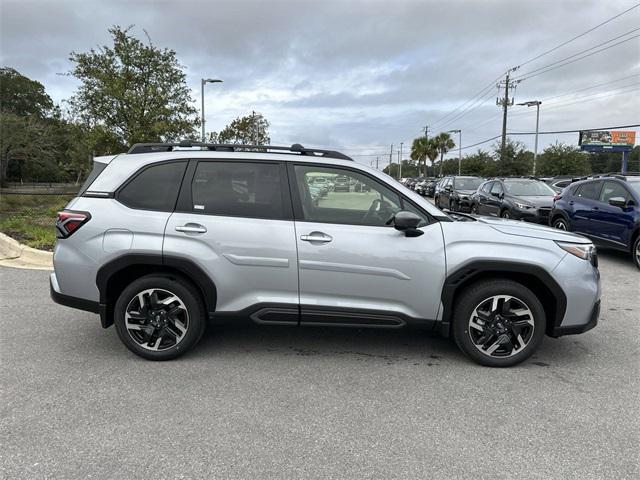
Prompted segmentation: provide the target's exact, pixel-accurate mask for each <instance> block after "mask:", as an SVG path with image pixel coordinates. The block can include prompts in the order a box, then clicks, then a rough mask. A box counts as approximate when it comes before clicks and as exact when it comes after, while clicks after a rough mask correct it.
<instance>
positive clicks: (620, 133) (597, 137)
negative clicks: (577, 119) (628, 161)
mask: <svg viewBox="0 0 640 480" xmlns="http://www.w3.org/2000/svg"><path fill="white" fill-rule="evenodd" d="M635 144H636V132H633V131H626V130H611V131H609V130H587V131H582V132H580V139H579V141H578V145H580V146H581V147H582V149H583V150H596V149H598V150H599V149H602V150H618V151H620V150H626V149H629V150H630V149H632V148H633V146H634V145H635Z"/></svg>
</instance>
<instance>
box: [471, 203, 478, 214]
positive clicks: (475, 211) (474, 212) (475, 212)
mask: <svg viewBox="0 0 640 480" xmlns="http://www.w3.org/2000/svg"><path fill="white" fill-rule="evenodd" d="M471 213H473V214H474V215H478V205H476V204H475V203H474V204H473V205H471Z"/></svg>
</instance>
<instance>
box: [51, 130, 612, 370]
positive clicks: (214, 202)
mask: <svg viewBox="0 0 640 480" xmlns="http://www.w3.org/2000/svg"><path fill="white" fill-rule="evenodd" d="M246 149H247V146H229V145H208V144H197V143H193V144H191V143H188V142H182V143H179V144H178V143H176V144H139V145H135V146H133V147H132V148H131V150H129V152H128V153H127V154H122V155H116V156H109V157H99V158H96V159H95V166H94V170H93V172H92V173H91V175H90V177H89V178H88V180H87V181H86V182H85V185H83V187H82V189H81V191H80V193H79V194H78V196H77V198H75V199H73V200H72V201H71V202H70V203H69V204H68V205H67V207H66V208H65V210H64V211H62V212H60V214H59V216H58V221H57V224H56V226H57V230H58V237H59V240H58V242H57V245H56V248H55V253H54V265H55V273H53V274H51V295H52V297H53V299H54V300H55V301H56V302H58V303H60V304H63V305H68V306H71V307H76V308H79V309H83V310H88V311H91V312H96V313H99V314H100V318H101V322H102V326H103V327H105V328H107V327H109V326H110V325H112V324H115V327H116V330H117V333H118V335H119V337H120V339H121V340H122V341H123V343H124V344H125V345H126V346H127V347H128V348H129V349H130V350H131V351H133V352H134V353H136V354H138V355H140V356H142V357H145V358H148V359H151V360H166V359H171V358H175V357H177V356H179V355H180V354H182V353H184V352H186V351H187V350H189V349H191V348H192V347H193V346H194V345H195V344H196V343H197V342H198V340H199V339H200V337H201V336H202V334H203V332H204V329H205V325H206V323H207V320H211V321H213V322H216V321H220V320H222V319H225V318H237V317H240V316H242V317H249V318H251V319H252V320H253V321H254V322H256V323H259V324H265V325H267V324H273V325H285V324H286V325H293V326H351V327H371V328H400V327H405V326H413V327H421V328H423V329H427V330H432V331H437V332H440V333H441V334H443V335H445V336H449V335H451V336H452V337H453V338H454V339H455V341H456V343H457V344H458V346H459V347H460V349H461V350H462V351H463V352H464V353H465V354H466V355H468V356H469V357H470V358H472V359H473V360H475V361H477V362H478V363H481V364H483V365H489V366H498V367H500V366H509V365H514V364H516V363H518V362H521V361H523V360H525V359H526V358H527V357H529V356H530V355H531V354H533V352H534V351H535V350H536V349H537V348H538V347H539V345H540V342H541V341H542V339H543V337H544V335H545V334H547V335H549V336H552V337H557V336H560V335H565V334H574V333H581V332H584V331H586V330H589V329H590V328H593V327H594V326H595V325H596V323H597V319H598V313H599V305H600V283H599V274H598V269H597V257H596V253H595V249H594V247H593V245H592V243H591V242H590V241H589V240H587V239H585V238H584V237H581V236H578V235H574V234H571V233H568V232H563V231H559V230H555V229H550V228H547V227H542V226H538V225H529V224H524V223H520V222H514V221H507V220H502V219H475V218H472V217H471V216H466V215H459V214H452V215H451V216H448V215H445V214H444V213H442V212H441V211H440V210H438V209H437V208H435V207H434V206H432V205H431V204H430V203H428V202H427V201H426V200H424V199H423V198H422V197H421V196H420V195H418V194H417V193H415V192H412V191H411V190H409V189H406V188H404V187H403V186H401V185H400V184H399V183H398V182H396V181H395V180H393V179H392V178H391V177H389V176H387V175H385V174H383V173H381V172H379V171H377V170H375V169H372V168H369V167H367V166H365V165H361V164H359V163H356V162H354V161H352V160H351V159H350V158H349V157H347V156H345V155H343V154H341V153H338V152H332V151H324V150H314V149H306V148H304V147H302V146H300V145H293V146H292V147H260V149H261V151H254V152H251V151H246ZM318 176H323V177H333V178H336V183H335V185H336V188H335V190H339V189H338V185H339V184H340V183H339V180H340V179H341V178H342V179H344V178H346V179H347V180H348V183H347V184H362V185H365V186H366V188H363V189H360V190H358V191H354V189H346V190H345V191H339V192H336V191H329V192H328V193H327V194H326V195H325V196H321V197H318V196H314V195H312V194H311V192H310V188H309V186H310V185H311V184H312V183H314V182H311V181H310V180H311V179H312V178H317V177H318Z"/></svg>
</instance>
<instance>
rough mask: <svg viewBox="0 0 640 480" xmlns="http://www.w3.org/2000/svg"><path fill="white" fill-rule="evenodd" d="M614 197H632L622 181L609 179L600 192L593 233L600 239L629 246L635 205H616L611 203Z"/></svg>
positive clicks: (625, 198) (626, 199) (628, 198)
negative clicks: (629, 233)
mask: <svg viewBox="0 0 640 480" xmlns="http://www.w3.org/2000/svg"><path fill="white" fill-rule="evenodd" d="M612 198H622V199H624V200H625V202H628V201H629V200H630V199H631V193H630V192H629V191H628V190H627V189H626V188H625V187H624V185H622V183H620V182H615V181H611V180H607V181H605V182H604V186H603V187H602V190H601V192H600V198H599V200H600V202H599V205H598V206H597V207H596V208H597V209H598V210H597V211H596V214H595V215H594V217H593V221H594V224H593V227H592V231H591V233H592V235H593V236H594V237H597V238H598V239H602V240H605V241H607V242H612V243H614V244H617V246H619V247H620V246H624V247H626V246H628V236H629V235H628V232H631V231H632V230H633V223H634V214H633V207H616V206H614V205H611V204H609V200H610V199H612Z"/></svg>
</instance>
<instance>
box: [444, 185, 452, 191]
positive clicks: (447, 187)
mask: <svg viewBox="0 0 640 480" xmlns="http://www.w3.org/2000/svg"><path fill="white" fill-rule="evenodd" d="M445 190H446V191H447V192H450V191H451V190H453V187H451V185H447V186H446V187H445Z"/></svg>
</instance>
